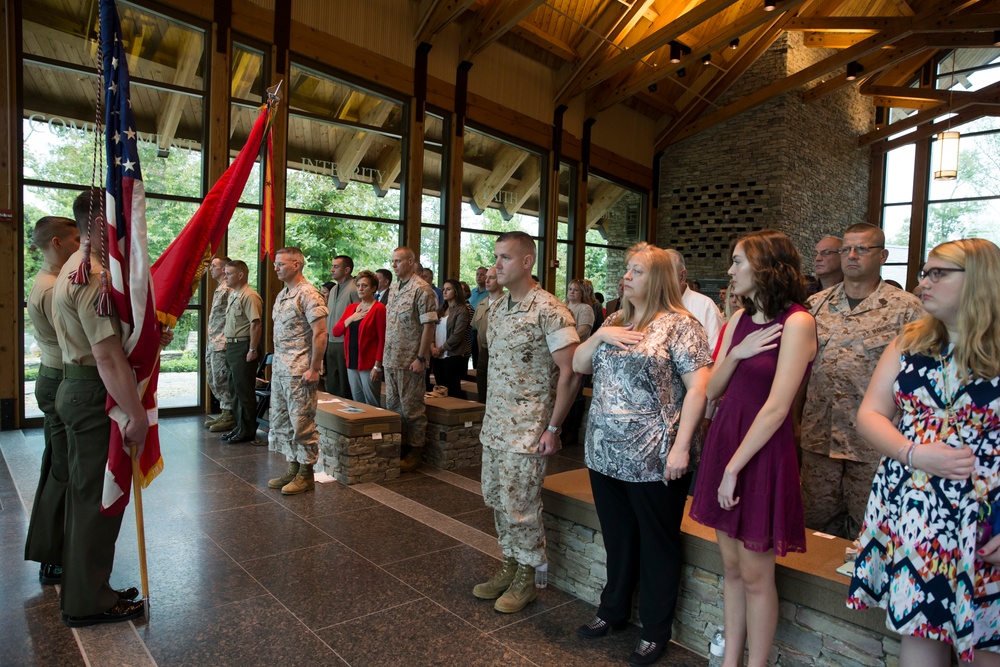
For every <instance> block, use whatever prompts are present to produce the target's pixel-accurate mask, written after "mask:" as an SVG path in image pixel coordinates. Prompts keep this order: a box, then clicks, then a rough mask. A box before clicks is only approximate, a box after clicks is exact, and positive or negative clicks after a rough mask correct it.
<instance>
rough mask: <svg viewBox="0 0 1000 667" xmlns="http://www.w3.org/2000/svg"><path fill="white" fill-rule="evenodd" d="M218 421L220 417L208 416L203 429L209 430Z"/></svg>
mask: <svg viewBox="0 0 1000 667" xmlns="http://www.w3.org/2000/svg"><path fill="white" fill-rule="evenodd" d="M220 419H222V415H215V416H212V415H209V416H208V418H207V419H205V428H210V427H211V426H212V425H214V424H215V422H217V421H219V420H220Z"/></svg>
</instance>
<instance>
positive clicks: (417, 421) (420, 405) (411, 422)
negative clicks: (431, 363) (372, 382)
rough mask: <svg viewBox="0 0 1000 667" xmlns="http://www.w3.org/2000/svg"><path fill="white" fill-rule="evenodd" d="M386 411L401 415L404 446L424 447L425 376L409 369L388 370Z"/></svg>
mask: <svg viewBox="0 0 1000 667" xmlns="http://www.w3.org/2000/svg"><path fill="white" fill-rule="evenodd" d="M383 372H384V373H385V409H386V410H389V411H391V412H398V413H399V420H400V422H401V426H402V436H403V444H404V445H409V446H410V447H423V446H424V438H425V436H426V433H427V416H426V415H425V414H424V411H425V408H424V374H423V373H414V372H413V371H411V370H410V369H409V368H386V369H384V371H383Z"/></svg>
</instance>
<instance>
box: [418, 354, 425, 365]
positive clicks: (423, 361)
mask: <svg viewBox="0 0 1000 667" xmlns="http://www.w3.org/2000/svg"><path fill="white" fill-rule="evenodd" d="M417 361H419V362H420V363H422V364H426V363H427V357H421V356H420V355H419V354H418V355H417Z"/></svg>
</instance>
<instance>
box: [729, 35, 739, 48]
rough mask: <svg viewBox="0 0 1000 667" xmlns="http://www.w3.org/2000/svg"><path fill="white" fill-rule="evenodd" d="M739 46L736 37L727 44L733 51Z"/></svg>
mask: <svg viewBox="0 0 1000 667" xmlns="http://www.w3.org/2000/svg"><path fill="white" fill-rule="evenodd" d="M739 46H740V38H739V37H737V38H736V39H734V40H733V41H731V42H729V48H731V49H732V50H733V51H735V50H736V49H738V48H739Z"/></svg>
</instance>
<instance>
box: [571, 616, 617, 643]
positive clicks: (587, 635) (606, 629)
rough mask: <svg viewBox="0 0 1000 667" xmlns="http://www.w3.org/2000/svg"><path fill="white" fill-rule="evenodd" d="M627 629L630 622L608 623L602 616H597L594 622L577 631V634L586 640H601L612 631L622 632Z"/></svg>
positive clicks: (582, 626)
mask: <svg viewBox="0 0 1000 667" xmlns="http://www.w3.org/2000/svg"><path fill="white" fill-rule="evenodd" d="M627 627H628V621H619V622H618V623H608V622H607V621H605V620H604V619H603V618H601V617H600V616H595V617H594V620H592V621H591V622H590V623H585V624H584V625H581V626H580V627H578V628H577V629H576V634H577V636H578V637H583V638H584V639H599V638H601V637H604V636H607V635H608V634H610V633H611V631H612V630H614V631H615V632H620V631H621V630H624V629H625V628H627Z"/></svg>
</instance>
